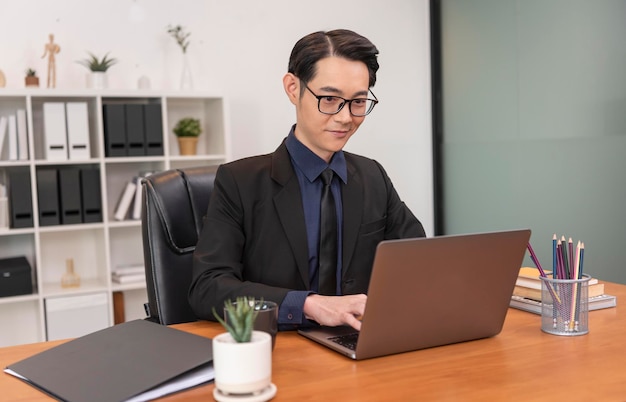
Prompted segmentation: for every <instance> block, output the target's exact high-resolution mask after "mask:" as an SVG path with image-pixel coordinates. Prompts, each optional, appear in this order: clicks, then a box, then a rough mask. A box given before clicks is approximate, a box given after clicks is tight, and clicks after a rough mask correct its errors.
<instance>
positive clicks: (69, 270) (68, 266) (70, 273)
mask: <svg viewBox="0 0 626 402" xmlns="http://www.w3.org/2000/svg"><path fill="white" fill-rule="evenodd" d="M79 286H80V276H78V274H77V273H76V272H74V259H73V258H68V259H67V260H65V273H64V274H63V276H62V277H61V287H63V288H77V287H79Z"/></svg>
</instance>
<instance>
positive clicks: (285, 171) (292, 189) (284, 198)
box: [271, 141, 310, 289]
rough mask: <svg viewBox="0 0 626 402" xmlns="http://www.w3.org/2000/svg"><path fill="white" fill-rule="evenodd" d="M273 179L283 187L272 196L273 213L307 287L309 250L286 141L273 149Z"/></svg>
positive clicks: (298, 191) (300, 197) (299, 194)
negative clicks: (274, 209)
mask: <svg viewBox="0 0 626 402" xmlns="http://www.w3.org/2000/svg"><path fill="white" fill-rule="evenodd" d="M271 174H272V179H273V180H274V181H276V182H277V183H278V184H279V185H281V186H282V187H283V188H282V190H280V191H278V192H277V193H276V194H275V195H274V206H275V208H276V214H277V215H278V217H279V219H280V223H281V225H282V227H283V230H284V231H285V235H286V236H287V239H288V240H289V244H290V245H291V250H292V251H293V254H294V255H295V257H296V263H297V265H298V271H300V275H301V276H302V281H303V282H304V283H305V285H306V287H307V289H308V288H309V286H310V281H309V261H308V260H309V251H308V246H307V238H306V227H305V224H304V211H303V210H302V193H301V191H300V184H299V183H298V178H297V176H296V174H295V173H294V171H293V166H292V165H291V158H290V156H289V152H288V151H287V147H286V146H285V143H284V141H283V143H282V144H281V145H280V146H279V147H278V148H277V149H276V151H275V152H274V154H273V155H272V173H271Z"/></svg>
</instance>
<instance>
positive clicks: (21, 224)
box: [9, 169, 34, 229]
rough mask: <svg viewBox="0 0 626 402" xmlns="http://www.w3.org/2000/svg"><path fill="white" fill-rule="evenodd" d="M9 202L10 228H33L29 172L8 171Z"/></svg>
mask: <svg viewBox="0 0 626 402" xmlns="http://www.w3.org/2000/svg"><path fill="white" fill-rule="evenodd" d="M9 202H10V207H9V208H10V210H11V227H12V228H14V229H18V228H32V227H33V224H34V223H33V222H34V219H33V196H32V192H31V189H30V172H29V171H28V170H26V169H16V170H12V169H10V170H9Z"/></svg>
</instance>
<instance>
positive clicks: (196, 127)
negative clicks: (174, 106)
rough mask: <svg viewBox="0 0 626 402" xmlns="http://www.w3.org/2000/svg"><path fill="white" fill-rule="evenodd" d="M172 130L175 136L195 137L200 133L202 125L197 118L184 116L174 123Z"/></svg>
mask: <svg viewBox="0 0 626 402" xmlns="http://www.w3.org/2000/svg"><path fill="white" fill-rule="evenodd" d="M173 131H174V134H176V136H177V137H197V136H199V135H200V133H202V127H201V126H200V120H199V119H194V118H193V117H185V118H182V119H180V120H179V121H178V123H176V126H175V127H174V130H173Z"/></svg>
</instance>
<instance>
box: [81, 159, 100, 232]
mask: <svg viewBox="0 0 626 402" xmlns="http://www.w3.org/2000/svg"><path fill="white" fill-rule="evenodd" d="M80 191H81V196H82V212H83V222H84V223H93V222H102V195H101V192H100V170H98V169H86V168H85V169H81V170H80Z"/></svg>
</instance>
